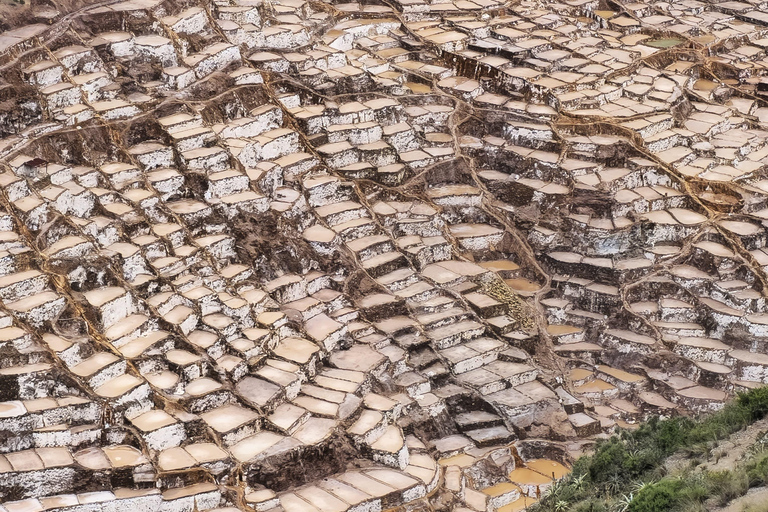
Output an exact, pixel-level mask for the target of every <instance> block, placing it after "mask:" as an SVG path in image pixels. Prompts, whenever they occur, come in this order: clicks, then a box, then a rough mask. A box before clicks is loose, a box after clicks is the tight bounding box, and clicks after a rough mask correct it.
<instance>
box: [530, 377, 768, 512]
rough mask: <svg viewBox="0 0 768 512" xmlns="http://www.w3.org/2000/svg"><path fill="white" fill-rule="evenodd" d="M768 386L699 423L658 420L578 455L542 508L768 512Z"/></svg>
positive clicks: (539, 508)
mask: <svg viewBox="0 0 768 512" xmlns="http://www.w3.org/2000/svg"><path fill="white" fill-rule="evenodd" d="M766 414H768V388H760V389H756V390H752V391H749V392H747V393H743V394H740V395H738V397H737V398H736V400H734V401H733V402H731V403H729V404H728V405H726V407H725V408H723V409H722V410H721V411H719V412H717V413H714V414H711V415H707V416H702V417H699V418H693V419H691V418H682V417H680V418H669V419H659V418H653V419H651V420H650V421H648V422H647V423H645V424H643V425H642V426H641V427H640V428H638V429H637V430H634V431H621V432H619V433H618V434H616V435H614V436H612V437H611V438H609V439H607V440H605V441H602V442H600V443H599V444H598V445H597V447H596V450H595V452H594V453H592V454H590V455H586V456H584V457H582V458H580V459H579V460H578V461H577V462H576V464H575V465H574V467H573V472H572V473H571V475H569V476H568V477H567V478H565V479H563V480H562V481H561V482H559V483H558V484H557V485H555V486H553V487H552V489H551V490H550V492H549V493H548V494H547V496H546V497H544V499H542V501H541V503H540V504H539V505H538V507H537V510H538V511H565V510H568V511H587V510H589V511H594V512H598V511H622V512H623V511H627V512H661V511H681V512H692V511H704V510H707V511H709V510H722V511H726V510H727V511H728V512H742V511H745V512H746V511H749V512H761V511H766V510H768V500H766V499H765V498H766V496H768V493H766V490H765V486H766V485H767V484H768V436H766V430H768V419H766Z"/></svg>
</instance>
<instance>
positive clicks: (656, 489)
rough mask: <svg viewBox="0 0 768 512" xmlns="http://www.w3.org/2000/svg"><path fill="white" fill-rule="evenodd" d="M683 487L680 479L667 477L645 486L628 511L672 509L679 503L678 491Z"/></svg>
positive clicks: (648, 511) (650, 511)
mask: <svg viewBox="0 0 768 512" xmlns="http://www.w3.org/2000/svg"><path fill="white" fill-rule="evenodd" d="M682 487H683V482H682V481H680V480H672V479H666V480H661V481H660V482H656V483H655V484H652V485H648V486H646V487H644V488H643V489H642V490H641V491H640V492H638V493H637V496H635V497H634V499H633V500H632V502H631V503H630V504H629V508H627V511H628V512H662V511H667V510H671V509H672V508H674V507H675V505H676V504H677V503H678V492H679V491H680V489H681V488H682Z"/></svg>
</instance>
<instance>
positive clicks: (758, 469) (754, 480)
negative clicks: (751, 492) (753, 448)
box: [745, 452, 768, 485]
mask: <svg viewBox="0 0 768 512" xmlns="http://www.w3.org/2000/svg"><path fill="white" fill-rule="evenodd" d="M745 469H746V471H747V476H748V477H749V482H750V485H766V484H768V452H759V453H757V454H755V455H754V456H753V457H752V458H750V459H749V461H747V464H746V467H745Z"/></svg>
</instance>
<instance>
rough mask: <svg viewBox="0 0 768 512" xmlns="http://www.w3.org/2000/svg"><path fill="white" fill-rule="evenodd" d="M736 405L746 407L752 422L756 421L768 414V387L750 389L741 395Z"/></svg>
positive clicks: (737, 398)
mask: <svg viewBox="0 0 768 512" xmlns="http://www.w3.org/2000/svg"><path fill="white" fill-rule="evenodd" d="M736 403H737V404H739V405H740V406H742V407H745V408H746V409H747V410H748V411H749V413H750V417H751V419H752V421H756V420H759V419H762V418H764V417H765V415H766V414H768V387H761V388H757V389H750V390H749V391H747V392H745V393H739V395H738V396H737V397H736Z"/></svg>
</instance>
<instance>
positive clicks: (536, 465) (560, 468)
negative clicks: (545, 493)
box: [525, 459, 571, 480]
mask: <svg viewBox="0 0 768 512" xmlns="http://www.w3.org/2000/svg"><path fill="white" fill-rule="evenodd" d="M525 465H526V467H528V468H529V469H532V470H534V471H536V472H537V473H541V474H542V475H547V476H550V477H552V478H553V479H554V480H557V479H558V478H563V477H564V476H565V475H567V474H568V473H570V472H571V470H570V469H568V468H567V467H565V466H564V465H562V464H560V463H559V462H557V461H554V460H549V459H535V460H530V461H528V462H526V463H525Z"/></svg>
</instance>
